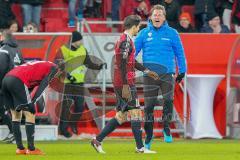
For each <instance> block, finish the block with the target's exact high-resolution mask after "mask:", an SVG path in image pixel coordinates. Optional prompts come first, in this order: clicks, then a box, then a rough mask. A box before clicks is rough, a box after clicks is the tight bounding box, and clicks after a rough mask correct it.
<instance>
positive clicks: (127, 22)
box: [123, 15, 141, 29]
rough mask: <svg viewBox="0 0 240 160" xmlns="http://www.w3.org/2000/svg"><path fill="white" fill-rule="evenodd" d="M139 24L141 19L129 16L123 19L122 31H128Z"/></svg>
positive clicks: (136, 16)
mask: <svg viewBox="0 0 240 160" xmlns="http://www.w3.org/2000/svg"><path fill="white" fill-rule="evenodd" d="M140 22H141V17H140V16H138V15H130V16H127V17H126V18H125V19H124V22H123V26H124V29H130V28H132V27H133V26H138V25H139V24H140Z"/></svg>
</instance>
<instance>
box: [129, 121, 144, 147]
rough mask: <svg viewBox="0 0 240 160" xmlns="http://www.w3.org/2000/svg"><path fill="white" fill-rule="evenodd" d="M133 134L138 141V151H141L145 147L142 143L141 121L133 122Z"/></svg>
mask: <svg viewBox="0 0 240 160" xmlns="http://www.w3.org/2000/svg"><path fill="white" fill-rule="evenodd" d="M131 127H132V132H133V135H134V138H135V141H136V145H137V148H138V149H141V148H142V147H144V146H143V142H142V130H141V121H139V120H131Z"/></svg>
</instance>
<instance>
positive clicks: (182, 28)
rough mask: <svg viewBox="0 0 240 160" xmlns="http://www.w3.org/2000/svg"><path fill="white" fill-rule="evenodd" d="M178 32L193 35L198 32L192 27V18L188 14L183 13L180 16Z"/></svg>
mask: <svg viewBox="0 0 240 160" xmlns="http://www.w3.org/2000/svg"><path fill="white" fill-rule="evenodd" d="M176 29H177V31H178V32H180V33H193V32H196V30H195V29H194V28H193V26H192V25H191V16H190V14H189V13H187V12H183V13H181V15H180V16H179V23H178V25H177V28H176Z"/></svg>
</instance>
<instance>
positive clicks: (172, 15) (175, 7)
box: [161, 0, 181, 28]
mask: <svg viewBox="0 0 240 160" xmlns="http://www.w3.org/2000/svg"><path fill="white" fill-rule="evenodd" d="M161 5H163V6H164V7H165V9H166V14H167V15H166V19H167V22H168V25H169V26H171V27H173V28H176V24H177V22H178V17H179V15H180V12H181V8H180V5H179V3H178V1H177V0H173V1H172V2H171V3H169V4H168V3H166V2H164V1H162V2H161Z"/></svg>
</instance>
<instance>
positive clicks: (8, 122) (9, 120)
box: [3, 114, 13, 134]
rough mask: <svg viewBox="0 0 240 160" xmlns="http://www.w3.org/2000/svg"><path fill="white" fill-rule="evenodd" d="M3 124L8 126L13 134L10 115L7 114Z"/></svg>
mask: <svg viewBox="0 0 240 160" xmlns="http://www.w3.org/2000/svg"><path fill="white" fill-rule="evenodd" d="M3 121H4V122H3V123H4V124H6V125H7V126H8V129H9V133H11V134H12V133H13V127H12V120H11V117H10V116H9V115H8V114H5V115H4V117H3Z"/></svg>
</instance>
